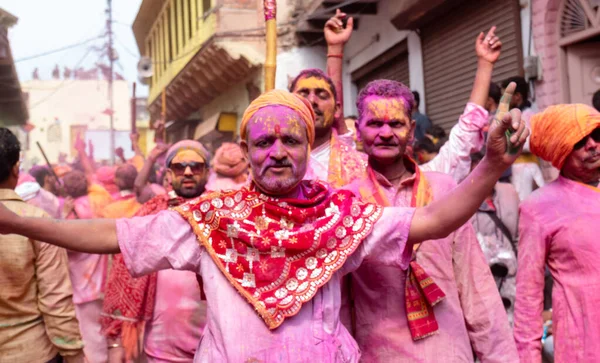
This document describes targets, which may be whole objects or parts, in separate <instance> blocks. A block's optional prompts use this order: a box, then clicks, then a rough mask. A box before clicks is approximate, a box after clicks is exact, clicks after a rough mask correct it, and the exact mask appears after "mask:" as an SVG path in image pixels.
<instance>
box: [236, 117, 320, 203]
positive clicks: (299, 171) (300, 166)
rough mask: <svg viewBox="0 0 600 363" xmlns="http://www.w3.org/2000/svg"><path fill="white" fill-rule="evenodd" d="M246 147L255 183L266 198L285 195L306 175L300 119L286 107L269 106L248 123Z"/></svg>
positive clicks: (303, 137)
mask: <svg viewBox="0 0 600 363" xmlns="http://www.w3.org/2000/svg"><path fill="white" fill-rule="evenodd" d="M244 146H245V147H246V148H247V151H248V158H249V161H250V169H251V171H252V178H253V180H254V183H255V184H256V185H257V186H258V188H259V189H261V191H263V192H264V193H266V194H269V195H285V194H289V193H290V192H292V191H293V189H294V188H295V187H296V186H297V185H298V184H299V183H300V181H302V178H303V177H304V174H305V173H306V163H307V158H308V152H309V151H308V139H307V136H306V126H305V125H304V122H303V121H302V119H301V118H300V116H299V115H298V114H297V113H296V112H294V111H293V110H292V109H290V108H288V107H285V106H268V107H264V108H262V109H260V110H258V111H257V112H256V114H254V116H253V117H252V119H251V120H250V122H249V123H248V136H247V140H245V141H244V142H243V143H242V147H244Z"/></svg>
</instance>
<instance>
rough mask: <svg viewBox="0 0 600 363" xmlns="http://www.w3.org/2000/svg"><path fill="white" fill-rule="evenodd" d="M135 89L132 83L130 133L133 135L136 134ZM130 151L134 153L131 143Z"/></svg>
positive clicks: (134, 84)
mask: <svg viewBox="0 0 600 363" xmlns="http://www.w3.org/2000/svg"><path fill="white" fill-rule="evenodd" d="M135 87H136V83H135V82H133V95H132V97H131V133H132V134H135V133H137V123H136V119H137V108H136V105H137V102H136V98H135ZM131 150H133V151H135V146H134V145H133V142H132V143H131Z"/></svg>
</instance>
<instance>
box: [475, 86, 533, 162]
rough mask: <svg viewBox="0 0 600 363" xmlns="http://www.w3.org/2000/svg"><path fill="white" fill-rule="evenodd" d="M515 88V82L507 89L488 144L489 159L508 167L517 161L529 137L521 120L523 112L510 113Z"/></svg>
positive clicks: (492, 126)
mask: <svg viewBox="0 0 600 363" xmlns="http://www.w3.org/2000/svg"><path fill="white" fill-rule="evenodd" d="M515 88H516V84H515V83H514V82H511V83H510V84H509V85H508V87H506V90H505V91H504V94H503V95H502V98H501V99H500V104H499V105H498V110H497V111H496V116H495V117H494V122H493V123H492V125H491V127H490V133H489V137H488V143H487V153H486V154H487V157H488V158H490V159H491V160H493V161H494V162H499V163H503V164H505V165H507V166H508V165H510V164H512V163H513V162H514V161H515V160H516V158H517V156H518V155H519V153H520V150H521V148H522V147H523V145H524V144H525V140H527V137H528V136H529V129H527V127H526V126H525V122H524V121H523V120H521V111H519V110H518V109H513V110H511V111H509V105H510V100H511V98H512V95H513V93H514V92H515Z"/></svg>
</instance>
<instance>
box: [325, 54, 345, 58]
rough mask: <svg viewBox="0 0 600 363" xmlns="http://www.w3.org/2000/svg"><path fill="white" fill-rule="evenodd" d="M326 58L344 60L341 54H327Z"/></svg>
mask: <svg viewBox="0 0 600 363" xmlns="http://www.w3.org/2000/svg"><path fill="white" fill-rule="evenodd" d="M327 58H339V59H344V55H343V54H327Z"/></svg>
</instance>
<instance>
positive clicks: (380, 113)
mask: <svg viewBox="0 0 600 363" xmlns="http://www.w3.org/2000/svg"><path fill="white" fill-rule="evenodd" d="M367 109H368V110H369V112H370V113H371V116H372V117H373V118H374V119H376V120H381V121H390V120H405V119H406V117H407V116H406V111H405V108H404V103H403V102H402V101H400V100H397V99H393V98H383V97H377V98H376V99H373V100H371V101H369V102H368V104H367Z"/></svg>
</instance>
